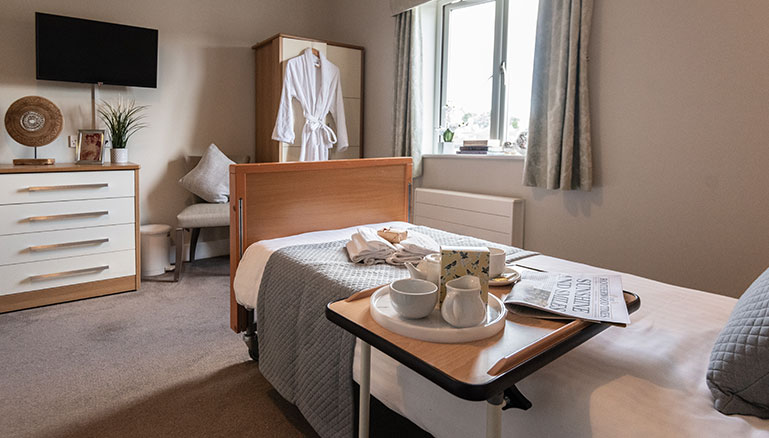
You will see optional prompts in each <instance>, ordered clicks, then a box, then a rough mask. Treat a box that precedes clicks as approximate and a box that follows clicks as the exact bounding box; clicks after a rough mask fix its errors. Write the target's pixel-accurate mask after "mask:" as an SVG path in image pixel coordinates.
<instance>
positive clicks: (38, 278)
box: [27, 265, 109, 281]
mask: <svg viewBox="0 0 769 438" xmlns="http://www.w3.org/2000/svg"><path fill="white" fill-rule="evenodd" d="M107 269H109V265H104V266H96V267H93V268H85V269H76V270H74V271H64V272H55V273H53V274H42V275H33V276H31V277H28V278H27V279H28V280H29V281H41V280H50V279H52V278H61V277H71V276H73V275H85V274H97V273H99V272H101V271H105V270H107Z"/></svg>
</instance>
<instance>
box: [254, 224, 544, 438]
mask: <svg viewBox="0 0 769 438" xmlns="http://www.w3.org/2000/svg"><path fill="white" fill-rule="evenodd" d="M409 229H411V230H414V231H418V232H420V233H423V234H425V235H427V236H430V237H432V238H433V239H435V241H436V242H438V243H439V244H440V245H463V246H491V247H497V248H502V249H504V250H505V251H506V252H507V254H508V256H507V260H508V261H512V260H518V259H521V258H524V257H528V256H531V255H535V254H536V253H534V252H531V251H524V250H521V249H518V248H514V247H510V246H505V245H500V244H496V243H491V242H487V241H484V240H480V239H475V238H472V237H467V236H461V235H458V234H453V233H448V232H445V231H440V230H435V229H432V228H427V227H419V226H415V227H412V228H409ZM346 242H347V241H346V240H340V241H336V242H329V243H319V244H308V245H297V246H291V247H287V248H283V249H280V250H277V251H275V252H274V253H273V254H272V255H271V256H270V259H269V260H268V261H267V265H266V266H265V268H264V275H263V277H262V283H261V285H260V287H259V300H258V302H257V306H256V320H257V321H258V336H259V369H260V370H261V372H262V374H263V375H264V377H265V378H267V380H268V381H269V382H270V383H271V384H272V386H273V387H274V388H275V389H276V390H277V391H278V392H279V393H280V395H282V396H283V397H284V398H285V399H286V400H288V401H289V402H291V403H293V404H295V405H296V406H297V407H298V408H299V410H300V411H301V412H302V414H303V415H304V417H305V418H306V419H307V421H308V422H309V423H310V425H312V427H313V428H314V429H315V431H317V432H318V434H319V435H320V436H321V437H324V438H325V437H328V438H330V437H345V438H346V437H351V436H353V418H354V417H353V411H354V407H353V384H352V362H353V353H354V348H355V337H354V336H352V335H351V334H349V333H348V332H346V331H345V330H343V329H342V328H340V327H338V326H336V325H334V324H333V323H331V322H330V321H328V320H327V319H326V317H325V308H326V305H327V304H328V303H329V302H331V301H335V300H339V299H342V298H346V297H348V296H350V295H352V294H353V293H355V292H358V291H360V290H363V289H368V288H371V287H374V286H379V285H383V284H387V283H390V282H392V281H394V280H397V279H400V278H406V277H408V275H409V274H408V271H407V270H406V269H405V268H403V267H396V266H391V265H374V266H364V265H361V264H353V263H351V262H350V260H349V259H348V257H347V252H346V250H345V243H346Z"/></svg>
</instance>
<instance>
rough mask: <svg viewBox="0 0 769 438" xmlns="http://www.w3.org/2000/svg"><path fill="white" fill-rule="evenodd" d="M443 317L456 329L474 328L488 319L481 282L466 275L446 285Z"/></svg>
mask: <svg viewBox="0 0 769 438" xmlns="http://www.w3.org/2000/svg"><path fill="white" fill-rule="evenodd" d="M441 316H443V319H444V320H446V322H448V323H449V324H451V325H453V326H454V327H458V328H463V327H472V326H476V325H478V324H480V323H481V322H483V321H484V320H485V319H486V304H484V302H483V300H482V299H481V280H480V279H479V278H478V277H476V276H474V275H465V276H463V277H459V278H455V279H454V280H451V281H449V282H447V283H446V299H445V300H444V301H443V305H442V306H441Z"/></svg>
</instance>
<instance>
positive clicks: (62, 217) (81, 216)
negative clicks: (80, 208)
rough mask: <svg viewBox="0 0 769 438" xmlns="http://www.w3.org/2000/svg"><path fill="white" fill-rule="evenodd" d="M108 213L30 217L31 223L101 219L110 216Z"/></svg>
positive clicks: (90, 212) (96, 212)
mask: <svg viewBox="0 0 769 438" xmlns="http://www.w3.org/2000/svg"><path fill="white" fill-rule="evenodd" d="M108 214H109V212H108V211H89V212H87V213H69V214H55V215H52V216H32V217H28V218H27V221H29V222H45V221H61V220H67V219H84V218H89V217H100V216H106V215H108Z"/></svg>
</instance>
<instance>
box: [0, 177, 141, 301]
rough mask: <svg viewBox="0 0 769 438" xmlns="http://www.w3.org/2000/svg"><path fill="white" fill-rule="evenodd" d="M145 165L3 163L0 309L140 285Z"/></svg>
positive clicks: (68, 299)
mask: <svg viewBox="0 0 769 438" xmlns="http://www.w3.org/2000/svg"><path fill="white" fill-rule="evenodd" d="M138 186H139V166H138V165H135V164H130V163H129V164H124V165H109V164H106V165H77V164H58V165H54V166H10V165H0V312H8V311H12V310H18V309H25V308H29V307H36V306H42V305H46V304H53V303H59V302H63V301H70V300H76V299H81V298H88V297H94V296H99V295H107V294H111V293H117V292H125V291H129V290H136V289H138V288H139V285H140V275H138V273H139V266H140V264H139V254H140V251H139V242H140V239H139V202H138V199H139V198H138V196H139V195H138Z"/></svg>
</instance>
